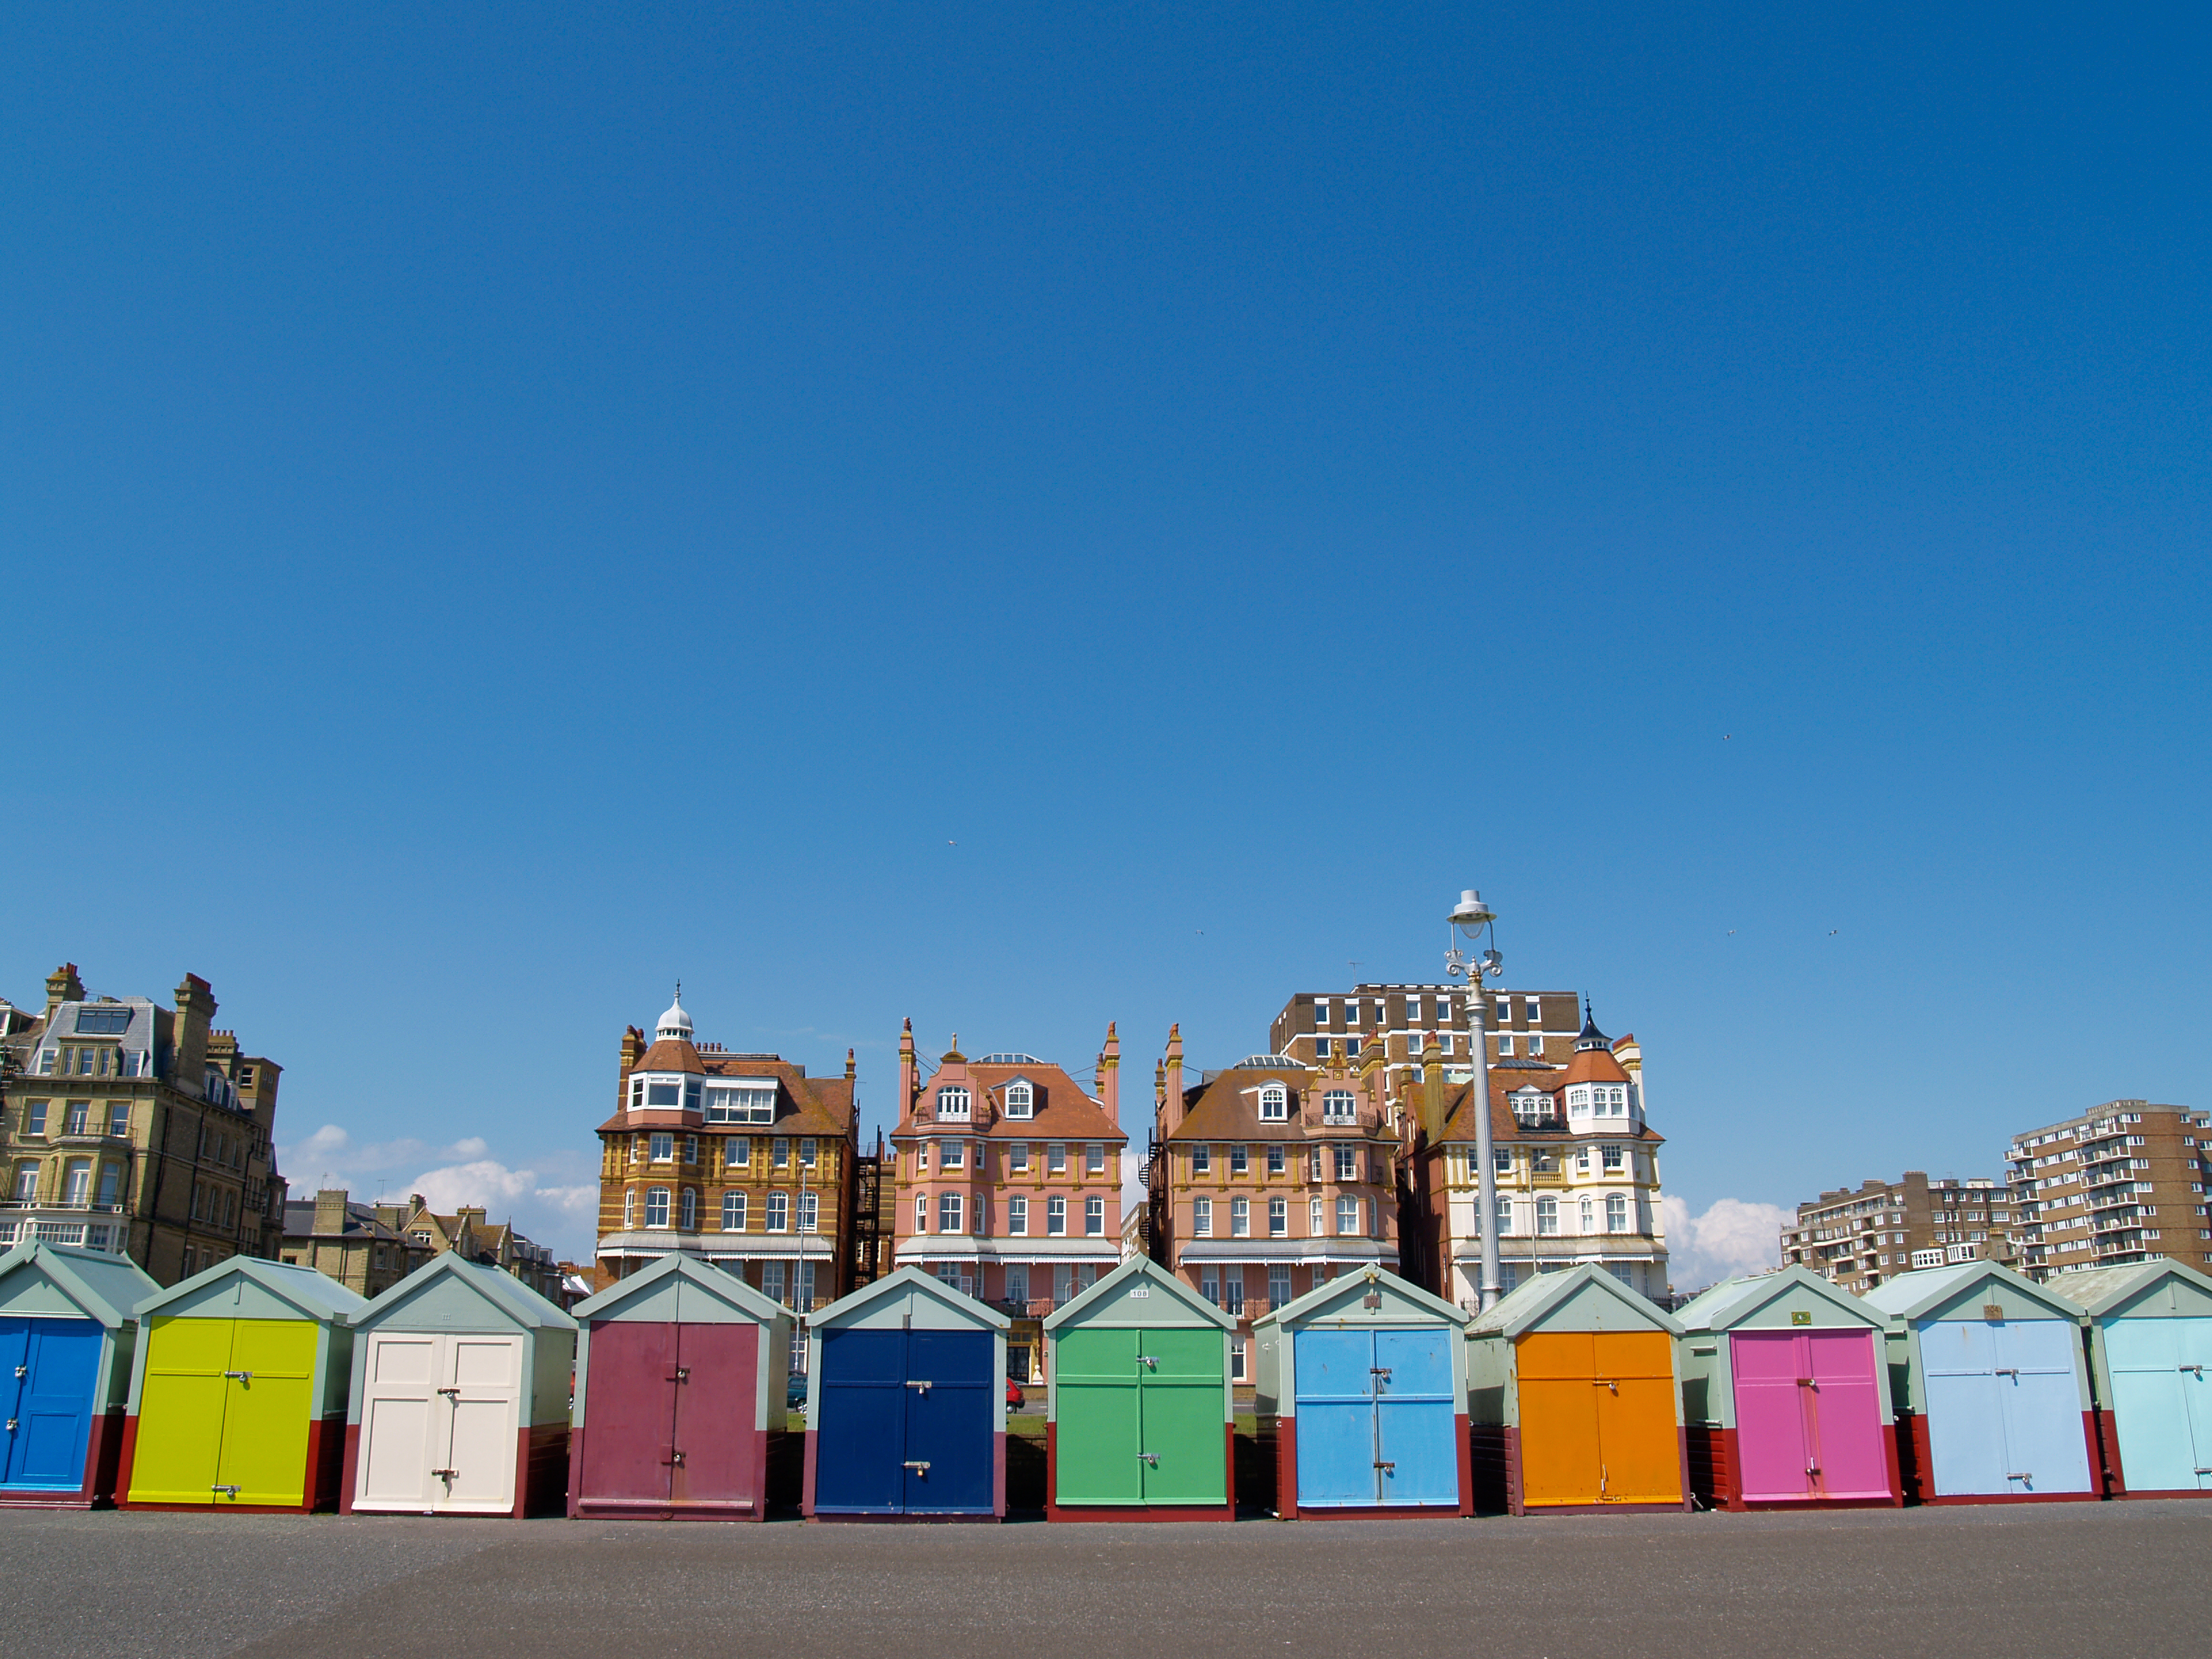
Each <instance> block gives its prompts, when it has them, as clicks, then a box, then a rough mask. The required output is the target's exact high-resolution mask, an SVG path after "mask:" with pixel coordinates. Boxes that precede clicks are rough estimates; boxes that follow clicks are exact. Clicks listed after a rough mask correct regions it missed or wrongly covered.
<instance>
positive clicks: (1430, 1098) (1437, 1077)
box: [1421, 1031, 1444, 1146]
mask: <svg viewBox="0 0 2212 1659" xmlns="http://www.w3.org/2000/svg"><path fill="white" fill-rule="evenodd" d="M1421 1133H1423V1134H1424V1135H1425V1136H1426V1137H1427V1138H1428V1143H1429V1145H1430V1146H1436V1145H1437V1143H1438V1142H1439V1141H1441V1140H1443V1138H1444V1051H1443V1046H1442V1045H1441V1044H1440V1043H1438V1042H1437V1034H1436V1033H1435V1032H1434V1031H1431V1032H1430V1033H1429V1041H1428V1045H1427V1046H1426V1047H1425V1048H1423V1049H1422V1050H1421Z"/></svg>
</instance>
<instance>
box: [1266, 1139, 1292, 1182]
mask: <svg viewBox="0 0 2212 1659" xmlns="http://www.w3.org/2000/svg"><path fill="white" fill-rule="evenodd" d="M1289 1167H1290V1154H1289V1153H1288V1152H1286V1151H1285V1149H1284V1146H1283V1143H1282V1142H1281V1141H1279V1140H1271V1141H1269V1142H1268V1143H1267V1173H1268V1174H1269V1175H1271V1176H1279V1175H1281V1174H1283V1173H1284V1171H1285V1170H1287V1169H1288V1168H1289Z"/></svg>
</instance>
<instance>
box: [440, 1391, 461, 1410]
mask: <svg viewBox="0 0 2212 1659" xmlns="http://www.w3.org/2000/svg"><path fill="white" fill-rule="evenodd" d="M438 1392H439V1393H440V1394H442V1395H445V1396H446V1398H447V1399H448V1400H450V1401H453V1403H454V1404H455V1405H456V1406H458V1405H459V1404H460V1403H461V1391H460V1390H459V1389H439V1390H438Z"/></svg>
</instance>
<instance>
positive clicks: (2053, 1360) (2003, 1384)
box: [1992, 1319, 2089, 1492]
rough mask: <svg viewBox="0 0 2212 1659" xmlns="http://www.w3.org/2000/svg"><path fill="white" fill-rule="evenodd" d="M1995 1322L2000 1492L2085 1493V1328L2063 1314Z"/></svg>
mask: <svg viewBox="0 0 2212 1659" xmlns="http://www.w3.org/2000/svg"><path fill="white" fill-rule="evenodd" d="M1992 1329H1994V1330H1995V1332H1996V1353H1997V1364H1996V1370H1997V1379H1996V1380H1997V1383H1998V1385H1999V1386H1998V1389H1997V1395H1998V1398H1999V1400H2000V1401H2002V1405H2003V1410H2004V1436H2005V1455H2006V1458H2007V1461H2008V1464H2009V1467H2008V1468H2007V1469H2006V1471H2005V1484H2004V1485H2003V1486H2001V1487H1999V1488H1998V1489H1997V1490H1999V1491H2000V1492H2087V1491H2088V1490H2089V1442H2088V1437H2087V1432H2086V1431H2085V1429H2084V1426H2083V1424H2082V1421H2081V1383H2080V1381H2079V1378H2078V1376H2077V1374H2076V1370H2075V1367H2076V1365H2077V1364H2079V1363H2080V1360H2081V1331H2080V1330H2079V1328H2077V1327H2076V1326H2075V1324H2074V1323H2073V1322H2072V1321H2070V1320H2063V1319H2021V1320H2008V1321H2006V1322H2003V1323H2002V1324H1998V1325H1996V1326H1994V1327H1992Z"/></svg>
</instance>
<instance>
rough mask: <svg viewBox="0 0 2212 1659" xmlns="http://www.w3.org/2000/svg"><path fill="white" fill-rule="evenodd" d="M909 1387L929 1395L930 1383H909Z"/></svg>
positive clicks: (925, 1465)
mask: <svg viewBox="0 0 2212 1659" xmlns="http://www.w3.org/2000/svg"><path fill="white" fill-rule="evenodd" d="M907 1387H908V1388H909V1389H921V1391H922V1392H923V1393H924V1394H927V1393H928V1392H929V1384H928V1383H915V1382H909V1383H908V1384H907ZM909 1467H911V1466H909ZM922 1467H923V1468H927V1467H928V1465H927V1464H924V1465H923V1466H922Z"/></svg>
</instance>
